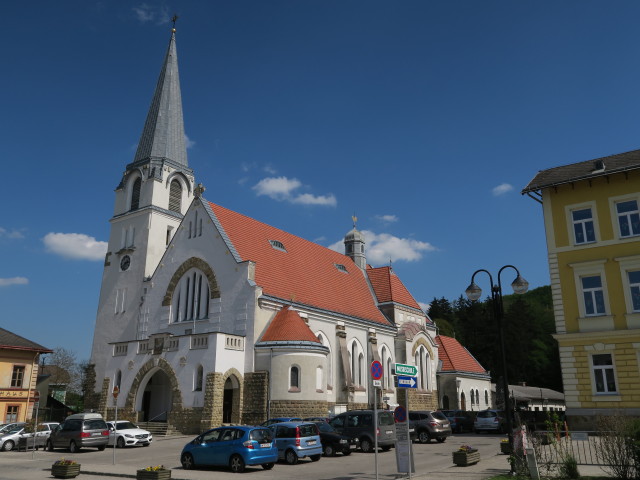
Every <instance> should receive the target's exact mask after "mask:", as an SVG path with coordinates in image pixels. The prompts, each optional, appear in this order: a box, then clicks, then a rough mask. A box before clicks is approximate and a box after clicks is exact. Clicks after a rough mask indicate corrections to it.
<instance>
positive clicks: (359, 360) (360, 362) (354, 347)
mask: <svg viewBox="0 0 640 480" xmlns="http://www.w3.org/2000/svg"><path fill="white" fill-rule="evenodd" d="M349 361H350V362H351V375H352V377H353V378H352V379H351V381H352V383H353V385H354V386H361V385H362V380H363V378H364V355H363V354H362V349H361V348H360V345H359V344H358V342H357V341H356V340H353V341H352V342H351V348H349Z"/></svg>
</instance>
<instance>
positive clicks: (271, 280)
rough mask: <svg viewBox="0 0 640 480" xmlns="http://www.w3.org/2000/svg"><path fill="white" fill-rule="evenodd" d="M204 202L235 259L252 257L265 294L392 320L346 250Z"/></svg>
mask: <svg viewBox="0 0 640 480" xmlns="http://www.w3.org/2000/svg"><path fill="white" fill-rule="evenodd" d="M209 206H210V207H211V211H212V213H213V215H214V217H215V218H214V219H213V220H215V221H217V222H218V223H219V225H220V226H221V227H222V229H223V230H224V234H225V235H226V237H227V238H228V239H229V242H230V243H231V244H230V245H229V247H230V248H232V249H233V250H235V253H237V259H239V260H240V261H252V262H254V263H255V283H256V284H257V285H258V286H260V287H261V288H262V292H263V294H264V295H268V296H270V297H274V298H277V299H280V300H282V301H284V302H290V301H292V300H293V301H294V302H295V303H296V304H302V305H306V306H309V307H313V308H318V309H320V310H324V311H327V312H335V313H339V314H342V315H346V316H349V317H353V318H360V319H364V320H368V321H371V322H375V323H377V324H380V325H385V326H391V325H390V323H389V321H388V320H387V319H386V318H385V316H384V315H383V314H382V312H381V311H380V310H379V309H378V306H377V303H376V300H375V298H374V297H373V295H372V294H371V290H370V288H369V284H368V282H367V279H366V278H365V276H364V275H363V274H362V271H361V270H360V269H359V268H358V266H357V265H356V264H355V263H354V262H353V261H352V260H351V259H350V258H349V257H347V256H346V255H344V254H342V253H338V252H336V251H334V250H331V249H329V248H327V247H324V246H322V245H319V244H317V243H314V242H311V241H309V240H306V239H304V238H301V237H298V236H296V235H293V234H292V233H288V232H285V231H284V230H281V229H279V228H276V227H273V226H271V225H268V224H266V223H262V222H260V221H258V220H255V219H253V218H251V217H247V216H246V215H242V214H240V213H237V212H234V211H232V210H229V209H227V208H225V207H222V206H220V205H216V204H215V203H211V202H209ZM272 241H277V242H280V243H281V244H282V247H284V249H282V248H280V247H279V246H278V247H274V246H273V245H272V243H271V242H272ZM235 253H234V255H235ZM336 265H343V266H344V267H345V268H344V270H342V269H338V268H337V267H336ZM345 270H346V271H345Z"/></svg>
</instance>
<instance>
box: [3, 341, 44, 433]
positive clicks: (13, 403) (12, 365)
mask: <svg viewBox="0 0 640 480" xmlns="http://www.w3.org/2000/svg"><path fill="white" fill-rule="evenodd" d="M42 353H51V350H49V349H48V348H45V347H43V346H42V345H38V344H37V343H35V342H32V341H31V340H27V339H26V338H23V337H21V336H19V335H16V334H15V333H11V332H10V331H8V330H5V329H4V328H0V423H11V422H24V421H27V420H30V419H31V415H32V412H33V406H34V402H35V401H36V398H37V395H36V380H37V378H38V361H39V358H40V354H42ZM43 401H44V399H43Z"/></svg>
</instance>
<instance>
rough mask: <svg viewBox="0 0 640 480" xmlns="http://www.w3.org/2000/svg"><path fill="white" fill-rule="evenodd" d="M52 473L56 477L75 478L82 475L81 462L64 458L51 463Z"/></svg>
mask: <svg viewBox="0 0 640 480" xmlns="http://www.w3.org/2000/svg"><path fill="white" fill-rule="evenodd" d="M51 475H52V476H54V477H56V478H75V477H77V476H78V475H80V464H79V463H78V462H74V461H73V460H65V459H64V458H62V459H60V460H58V461H57V462H56V463H54V464H53V465H51Z"/></svg>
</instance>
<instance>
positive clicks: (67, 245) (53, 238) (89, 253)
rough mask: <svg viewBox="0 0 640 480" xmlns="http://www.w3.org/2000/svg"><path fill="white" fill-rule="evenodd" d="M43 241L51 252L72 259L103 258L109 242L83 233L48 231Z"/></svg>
mask: <svg viewBox="0 0 640 480" xmlns="http://www.w3.org/2000/svg"><path fill="white" fill-rule="evenodd" d="M42 241H43V242H44V245H45V247H47V250H48V251H50V252H51V253H55V254H56V255H60V256H62V257H65V258H70V259H72V260H102V259H103V258H104V255H105V253H107V242H99V241H98V240H96V239H95V238H93V237H90V236H88V235H84V234H83V233H47V234H46V235H45V236H44V238H43V239H42Z"/></svg>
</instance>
